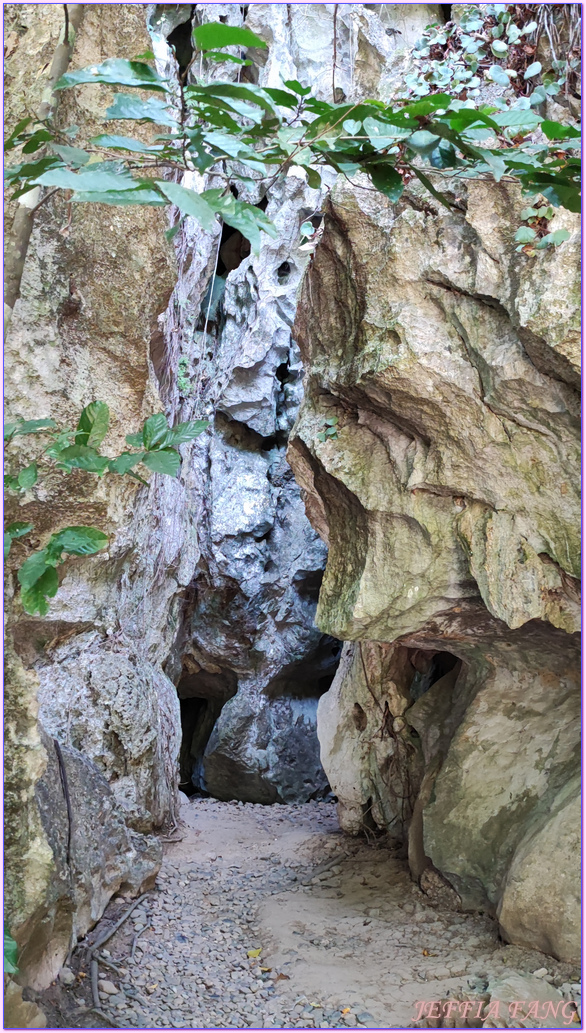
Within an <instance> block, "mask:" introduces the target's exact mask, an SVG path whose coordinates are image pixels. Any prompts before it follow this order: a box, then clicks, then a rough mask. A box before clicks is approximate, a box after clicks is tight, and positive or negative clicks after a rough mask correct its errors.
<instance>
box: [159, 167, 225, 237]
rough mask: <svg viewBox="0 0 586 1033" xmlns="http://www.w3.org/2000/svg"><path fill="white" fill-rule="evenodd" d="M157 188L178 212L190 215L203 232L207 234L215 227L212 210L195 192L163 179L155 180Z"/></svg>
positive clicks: (214, 215)
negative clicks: (206, 231)
mask: <svg viewBox="0 0 586 1033" xmlns="http://www.w3.org/2000/svg"><path fill="white" fill-rule="evenodd" d="M157 186H158V188H159V190H161V192H162V193H163V194H164V195H165V197H167V198H168V199H169V201H171V202H172V203H173V204H175V205H177V207H178V208H179V211H181V212H183V214H184V215H191V216H192V218H194V219H196V220H197V222H199V224H200V226H202V227H203V229H204V230H208V232H209V231H210V230H213V228H214V226H216V225H217V223H216V214H215V211H214V209H213V208H212V207H210V205H209V204H208V203H207V201H206V200H205V199H204V198H203V197H202V195H201V194H197V193H196V192H195V190H188V189H187V188H186V187H182V186H180V185H179V183H169V182H167V181H166V180H163V179H159V180H157Z"/></svg>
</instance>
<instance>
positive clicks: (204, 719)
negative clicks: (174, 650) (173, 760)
mask: <svg viewBox="0 0 586 1033" xmlns="http://www.w3.org/2000/svg"><path fill="white" fill-rule="evenodd" d="M197 666H198V665H197V664H194V662H193V661H188V662H187V664H184V667H183V672H182V675H181V678H180V679H179V683H178V685H177V695H178V696H179V706H180V710H181V748H180V752H179V789H180V790H181V792H182V793H185V795H186V796H193V795H195V794H198V795H199V796H208V795H209V794H208V793H207V790H206V788H205V783H204V771H203V758H204V754H205V749H206V746H207V744H208V742H209V739H210V736H211V734H212V732H213V729H214V725H215V723H216V721H217V720H218V718H219V716H220V714H221V712H222V707H223V706H224V704H225V703H227V702H228V700H229V699H232V697H233V696H234V695H236V691H237V688H238V681H237V678H236V675H235V674H234V672H233V671H230V670H228V669H225V670H223V671H221V672H219V673H216V672H214V673H212V672H209V671H205V670H202V669H200V670H194V668H196V667H197Z"/></svg>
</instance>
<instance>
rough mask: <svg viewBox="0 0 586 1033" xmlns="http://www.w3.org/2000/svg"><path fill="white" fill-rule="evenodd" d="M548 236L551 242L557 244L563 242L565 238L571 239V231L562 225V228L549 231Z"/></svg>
mask: <svg viewBox="0 0 586 1033" xmlns="http://www.w3.org/2000/svg"><path fill="white" fill-rule="evenodd" d="M547 236H548V240H549V242H550V243H551V244H555V245H556V246H557V245H558V244H563V242H564V240H569V239H570V232H569V230H567V229H565V228H564V227H562V229H559V230H554V231H553V233H548V234H547ZM544 239H545V238H544Z"/></svg>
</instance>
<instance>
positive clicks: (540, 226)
mask: <svg viewBox="0 0 586 1033" xmlns="http://www.w3.org/2000/svg"><path fill="white" fill-rule="evenodd" d="M553 214H554V210H553V208H552V207H551V205H541V206H540V207H538V208H524V209H523V211H522V212H521V218H522V219H523V221H524V222H525V224H526V225H525V226H519V229H518V230H517V232H516V234H515V240H516V241H517V242H518V246H517V247H516V248H515V251H522V252H523V253H524V254H526V255H529V256H530V257H531V258H532V257H533V256H534V255H535V254H536V252H537V251H544V250H545V249H546V248H548V247H557V246H558V245H559V244H563V243H564V241H565V240H569V239H570V233H569V231H568V230H567V229H565V227H563V226H562V227H561V228H560V229H559V230H554V231H553V232H551V233H550V231H549V220H550V219H551V218H552V217H553Z"/></svg>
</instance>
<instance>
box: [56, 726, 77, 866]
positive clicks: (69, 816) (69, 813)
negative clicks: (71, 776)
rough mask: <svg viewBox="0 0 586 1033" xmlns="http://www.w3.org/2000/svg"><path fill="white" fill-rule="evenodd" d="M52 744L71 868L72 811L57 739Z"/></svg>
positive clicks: (63, 763)
mask: <svg viewBox="0 0 586 1033" xmlns="http://www.w3.org/2000/svg"><path fill="white" fill-rule="evenodd" d="M53 745H54V747H55V753H56V754H57V761H58V764H59V775H60V778H61V786H62V788H63V796H64V797H65V806H66V808H67V855H66V856H67V867H68V868H69V869H70V870H71V830H72V827H73V811H72V808H71V797H70V796H69V786H68V784H67V771H66V769H65V761H64V760H63V754H62V752H61V747H60V745H59V743H58V742H57V739H53Z"/></svg>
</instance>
